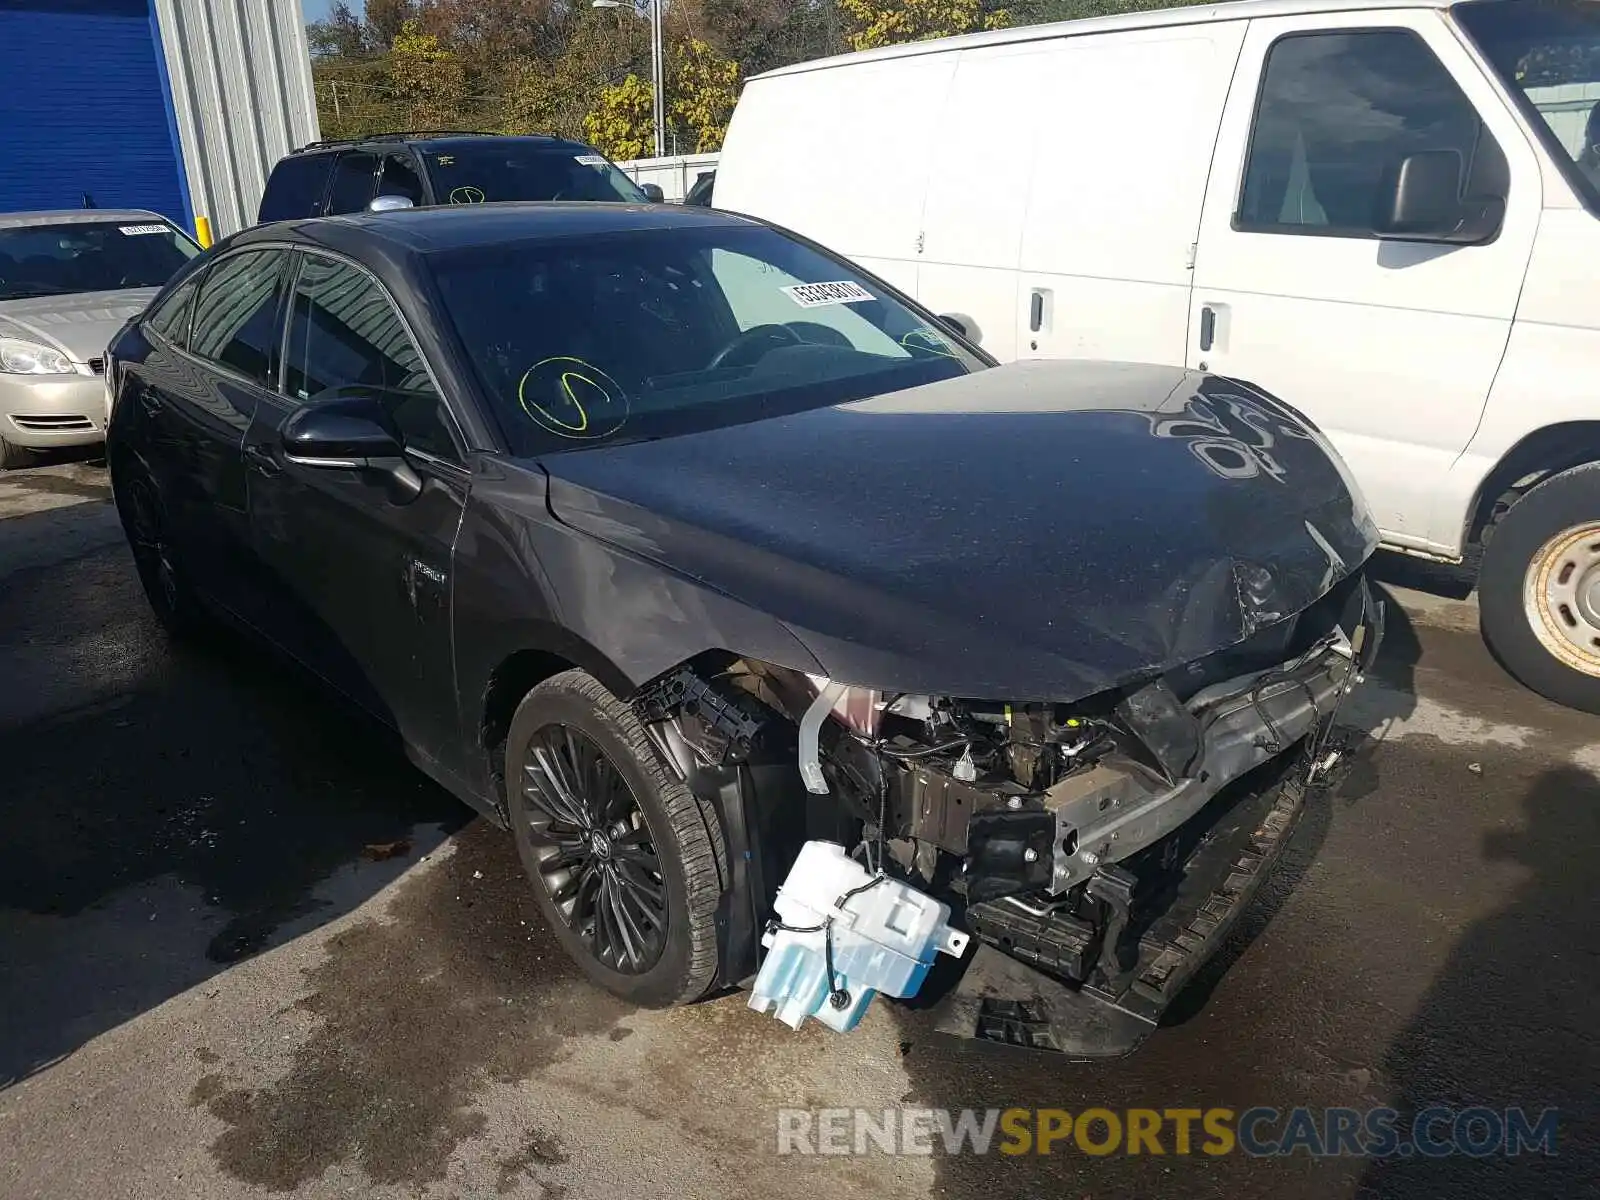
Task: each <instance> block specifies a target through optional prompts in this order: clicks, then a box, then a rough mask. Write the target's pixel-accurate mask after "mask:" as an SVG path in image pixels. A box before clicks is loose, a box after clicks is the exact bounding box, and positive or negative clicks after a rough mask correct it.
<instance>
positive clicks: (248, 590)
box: [124, 248, 289, 620]
mask: <svg viewBox="0 0 1600 1200" xmlns="http://www.w3.org/2000/svg"><path fill="white" fill-rule="evenodd" d="M288 257H289V256H288V253H287V252H286V251H284V250H281V249H277V248H263V249H250V250H240V251H237V252H235V253H233V254H228V255H225V256H224V257H222V258H219V259H218V260H217V261H216V262H215V263H213V264H212V265H211V266H210V268H209V269H207V271H206V272H205V274H204V275H203V276H200V277H197V280H196V284H195V288H197V289H198V295H197V296H196V297H195V298H194V303H193V306H192V309H191V308H190V307H188V306H187V304H186V303H185V302H184V299H183V298H184V297H185V296H186V291H180V292H177V293H175V294H174V296H173V297H172V302H171V303H169V304H167V305H164V306H163V307H162V309H161V310H160V311H159V312H158V313H156V314H155V315H154V317H153V319H152V322H151V326H153V333H154V336H152V338H151V346H152V353H151V354H150V355H149V356H148V358H147V359H146V361H145V363H144V365H143V367H142V377H141V378H140V380H139V385H140V386H139V387H138V388H136V389H132V390H130V392H129V393H128V395H127V397H126V398H125V400H124V402H125V403H131V404H136V405H138V406H139V413H138V415H137V416H138V420H139V421H140V422H141V423H142V424H143V425H144V427H145V436H144V437H143V438H141V439H140V441H141V444H142V445H143V446H144V447H146V449H147V453H148V455H149V457H150V460H151V461H150V462H149V464H148V465H149V466H150V468H151V470H152V471H153V472H154V473H155V475H156V479H157V483H158V484H159V486H160V490H161V495H162V498H163V501H164V502H165V504H166V506H167V511H168V519H169V520H170V521H171V522H172V529H173V533H174V534H175V536H176V537H177V539H178V541H179V543H180V544H181V545H182V546H183V547H184V553H185V554H186V555H187V556H188V557H189V562H188V563H187V564H186V566H188V567H189V569H190V571H191V574H192V575H193V577H194V578H195V579H196V580H197V581H198V582H199V583H200V584H201V585H202V586H203V587H204V588H205V589H206V590H207V591H208V592H210V593H211V594H212V595H213V596H214V597H215V598H216V599H218V600H219V601H221V602H222V603H223V604H225V605H226V606H227V607H229V608H231V609H233V610H234V611H235V612H236V613H238V614H239V615H241V616H243V617H245V618H246V619H251V620H253V619H254V613H253V608H254V598H255V589H254V587H253V586H252V583H251V580H250V573H249V569H248V554H247V551H246V545H247V532H248V531H247V528H246V518H245V484H244V471H243V461H242V458H241V447H242V445H243V441H244V434H245V430H246V429H247V428H248V427H249V425H250V421H251V418H252V417H253V416H254V414H255V409H256V405H257V404H258V403H259V402H260V400H261V398H262V396H263V395H266V394H268V389H269V388H270V387H271V386H272V383H273V381H274V380H275V379H276V377H277V369H278V345H279V331H280V330H281V328H282V326H281V325H280V323H279V305H280V303H281V301H282V296H283V282H284V272H285V269H286V267H287V264H288ZM195 288H187V291H193V290H195Z"/></svg>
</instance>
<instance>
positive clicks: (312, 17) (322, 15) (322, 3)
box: [300, 0, 361, 22]
mask: <svg viewBox="0 0 1600 1200" xmlns="http://www.w3.org/2000/svg"><path fill="white" fill-rule="evenodd" d="M333 3H334V0H300V7H301V8H303V9H305V13H306V21H307V22H311V21H324V20H327V17H328V12H329V10H331V9H332V8H333ZM350 7H351V8H353V9H355V10H356V12H360V11H361V0H350Z"/></svg>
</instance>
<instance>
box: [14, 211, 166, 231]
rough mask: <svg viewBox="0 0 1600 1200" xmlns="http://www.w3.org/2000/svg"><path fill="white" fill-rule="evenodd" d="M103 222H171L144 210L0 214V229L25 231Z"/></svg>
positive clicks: (164, 223) (157, 214)
mask: <svg viewBox="0 0 1600 1200" xmlns="http://www.w3.org/2000/svg"><path fill="white" fill-rule="evenodd" d="M104 221H130V222H132V221H137V222H140V223H144V224H147V223H149V222H151V221H160V222H161V223H162V224H163V225H171V224H172V222H171V221H169V220H167V218H165V217H163V216H162V215H161V214H160V213H153V212H151V211H150V210H148V209H144V208H54V209H40V210H38V211H36V212H13V213H0V229H26V228H28V227H29V226H32V225H89V224H94V223H97V222H104Z"/></svg>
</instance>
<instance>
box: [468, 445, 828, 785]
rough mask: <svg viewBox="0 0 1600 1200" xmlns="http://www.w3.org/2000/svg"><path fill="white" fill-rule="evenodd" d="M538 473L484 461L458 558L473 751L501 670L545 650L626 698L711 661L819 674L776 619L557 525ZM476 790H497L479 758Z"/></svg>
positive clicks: (545, 479)
mask: <svg viewBox="0 0 1600 1200" xmlns="http://www.w3.org/2000/svg"><path fill="white" fill-rule="evenodd" d="M547 486H548V477H547V476H546V475H545V473H544V472H543V471H542V470H540V469H538V468H537V467H534V466H523V465H520V464H517V463H514V462H510V461H508V460H505V459H500V458H498V457H493V456H484V458H483V459H481V460H480V462H479V464H478V467H477V470H476V472H475V478H474V481H473V486H472V492H471V496H470V498H469V501H468V504H467V510H466V514H465V517H464V520H463V522H462V526H461V532H460V536H459V537H458V539H457V542H456V553H455V568H454V577H455V587H454V594H455V629H456V675H457V686H458V688H459V691H460V695H461V711H462V714H463V721H464V722H465V724H466V726H467V728H466V729H465V730H464V731H463V733H464V735H465V736H466V738H467V739H469V744H475V743H476V742H477V739H478V737H479V731H480V730H481V729H482V723H483V714H484V706H485V698H486V695H487V693H488V689H489V683H490V681H491V679H492V678H493V677H494V673H495V671H496V669H497V668H498V667H499V666H500V665H501V664H503V663H504V662H506V661H507V660H508V659H509V658H511V657H512V656H513V655H515V654H517V653H519V652H523V651H530V650H531V651H537V652H541V653H544V654H549V655H553V656H555V657H557V658H560V659H563V660H565V661H567V662H570V663H572V664H573V665H574V666H578V667H581V668H582V669H584V670H586V671H588V672H589V673H590V674H591V675H594V676H595V677H596V678H597V679H599V680H600V681H601V682H602V683H603V684H605V685H606V687H607V688H609V689H610V690H611V691H612V692H614V693H616V694H617V695H619V696H623V697H626V696H628V695H630V694H632V693H633V692H635V691H636V690H637V689H638V688H639V687H640V686H642V685H643V684H645V683H648V682H649V681H650V680H652V679H654V678H656V677H657V676H658V675H661V674H663V673H664V672H666V671H668V670H669V669H671V668H672V667H675V666H677V665H678V664H680V663H682V662H684V661H685V660H687V659H690V658H693V657H694V656H695V655H697V654H700V653H703V652H704V651H707V650H729V651H733V652H734V653H737V654H739V655H743V656H748V657H752V658H758V659H761V660H762V661H765V662H773V663H778V664H781V665H783V666H789V667H793V668H796V669H798V670H803V671H809V672H813V673H820V672H821V669H822V668H821V667H820V666H819V665H818V663H817V661H816V660H815V659H814V658H813V657H812V656H811V655H810V654H809V653H808V652H807V651H806V649H805V648H804V647H803V646H802V645H801V644H800V643H799V642H798V641H797V640H796V639H795V638H794V636H793V635H792V634H790V633H789V632H788V631H787V630H785V629H784V628H783V626H782V625H780V624H779V623H778V622H777V621H776V620H774V619H773V618H771V617H769V616H766V615H764V614H761V613H758V612H756V611H754V610H752V609H750V608H748V607H747V606H745V605H743V604H740V603H739V602H737V601H735V600H733V599H731V598H729V597H728V596H725V595H723V594H722V593H720V592H718V591H716V590H714V589H712V588H709V587H707V586H705V585H703V584H700V583H698V582H696V581H695V580H692V579H688V578H686V577H683V576H680V575H676V574H673V573H671V572H670V571H667V570H664V569H663V568H661V567H660V566H657V565H655V564H653V563H649V562H646V561H644V560H642V559H639V558H637V557H634V556H632V555H630V554H628V553H627V552H625V551H623V550H620V549H618V548H616V547H613V546H609V545H606V544H604V543H602V542H599V541H597V540H595V539H594V538H592V537H589V536H588V535H586V534H583V533H580V532H578V531H576V530H573V529H571V528H569V527H568V526H566V525H563V524H561V523H560V522H558V521H556V520H555V518H554V517H553V516H552V515H551V514H550V509H549V505H548V502H547ZM479 762H480V763H482V764H483V765H482V766H481V767H480V772H481V774H480V776H479V778H478V779H477V780H475V781H474V782H475V783H476V784H477V785H478V786H480V787H481V788H483V789H485V790H486V791H487V790H488V788H489V787H490V784H489V779H488V774H487V762H486V761H485V760H484V759H483V757H482V756H479Z"/></svg>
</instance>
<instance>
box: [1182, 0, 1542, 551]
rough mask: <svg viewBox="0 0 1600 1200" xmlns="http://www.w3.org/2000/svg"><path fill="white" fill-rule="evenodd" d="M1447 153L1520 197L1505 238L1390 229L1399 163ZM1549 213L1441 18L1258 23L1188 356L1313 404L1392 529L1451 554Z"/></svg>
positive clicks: (1219, 181)
mask: <svg viewBox="0 0 1600 1200" xmlns="http://www.w3.org/2000/svg"><path fill="white" fill-rule="evenodd" d="M1440 150H1444V151H1451V152H1454V153H1456V154H1459V156H1460V162H1461V164H1462V171H1461V178H1462V184H1461V186H1462V192H1463V194H1464V195H1466V196H1481V195H1505V196H1506V214H1505V218H1504V222H1503V225H1502V227H1501V229H1500V232H1499V235H1498V236H1497V237H1496V238H1495V239H1494V240H1493V241H1492V242H1489V243H1487V244H1484V245H1474V246H1448V245H1439V244H1431V245H1430V244H1423V243H1413V242H1398V241H1380V240H1378V238H1377V237H1376V236H1375V235H1374V234H1373V232H1372V229H1373V225H1374V223H1375V219H1376V215H1377V213H1378V212H1379V210H1380V206H1381V205H1382V203H1383V196H1384V193H1385V191H1386V189H1389V188H1392V180H1393V178H1394V176H1395V172H1396V170H1397V168H1398V166H1399V163H1400V161H1401V159H1403V158H1404V157H1406V156H1407V155H1411V154H1415V153H1419V152H1423V151H1440ZM1541 206H1542V191H1541V184H1540V178H1539V170H1538V163H1537V161H1536V159H1535V158H1534V155H1533V151H1532V148H1531V147H1530V146H1529V144H1528V142H1527V139H1526V137H1525V136H1524V135H1523V134H1522V132H1521V131H1520V129H1519V128H1518V126H1517V125H1516V123H1515V121H1514V120H1513V119H1512V117H1511V115H1510V113H1509V112H1508V111H1507V110H1506V108H1505V106H1504V105H1503V104H1502V103H1501V101H1500V100H1499V99H1498V97H1497V96H1496V95H1495V93H1494V91H1493V89H1492V88H1491V86H1490V85H1489V83H1488V82H1487V80H1485V79H1484V77H1483V76H1482V74H1481V72H1479V71H1478V69H1477V67H1476V66H1475V65H1474V64H1473V63H1472V61H1471V59H1470V58H1469V57H1468V55H1467V53H1466V51H1465V50H1464V49H1463V48H1462V46H1461V45H1460V43H1459V42H1457V41H1456V40H1455V39H1454V38H1453V37H1452V36H1451V35H1450V33H1449V31H1448V28H1447V27H1446V26H1445V24H1444V23H1443V22H1442V21H1440V20H1439V18H1438V14H1436V13H1434V12H1432V11H1423V10H1419V11H1418V12H1416V13H1401V12H1386V13H1383V14H1381V20H1375V18H1374V14H1372V13H1350V14H1318V15H1316V16H1307V17H1286V18H1281V19H1276V20H1255V21H1252V22H1250V30H1249V33H1248V34H1247V36H1246V39H1245V45H1244V49H1243V53H1242V55H1241V57H1240V62H1239V68H1238V72H1237V75H1236V76H1235V82H1234V86H1233V90H1232V93H1231V94H1230V96H1229V100H1228V105H1227V108H1226V110H1225V113H1224V117H1223V125H1222V131H1221V136H1220V139H1219V141H1218V147H1217V155H1216V161H1215V164H1214V167H1213V169H1212V172H1211V178H1210V185H1209V188H1208V191H1207V196H1206V205H1205V212H1204V215H1203V217H1202V222H1201V232H1200V240H1199V244H1198V247H1197V255H1196V261H1195V270H1194V289H1193V293H1192V300H1191V309H1190V316H1189V328H1188V340H1189V349H1188V354H1187V361H1188V364H1189V365H1190V366H1192V367H1206V368H1209V369H1211V370H1213V371H1217V372H1221V373H1223V374H1227V375H1234V376H1237V377H1240V378H1243V379H1246V380H1249V381H1251V382H1253V383H1256V384H1259V385H1260V386H1261V387H1264V388H1266V389H1267V390H1269V391H1271V392H1274V393H1276V394H1277V395H1279V396H1281V397H1282V398H1283V399H1284V400H1286V401H1288V402H1289V403H1290V404H1293V405H1294V406H1296V407H1297V408H1299V409H1301V410H1302V411H1303V412H1305V413H1306V414H1307V415H1308V416H1310V417H1311V418H1312V420H1314V421H1315V422H1316V423H1317V424H1318V425H1319V426H1321V427H1322V429H1323V430H1324V431H1326V432H1327V433H1328V435H1329V436H1330V437H1331V438H1332V440H1333V442H1334V444H1335V445H1336V446H1337V447H1338V449H1339V451H1340V452H1341V453H1342V454H1343V456H1344V458H1345V460H1346V461H1347V462H1348V463H1349V465H1350V467H1351V469H1352V471H1353V472H1354V474H1355V476H1356V479H1357V481H1358V483H1359V484H1360V486H1361V489H1362V491H1363V492H1364V493H1365V494H1366V497H1367V500H1368V502H1369V503H1370V505H1371V507H1372V511H1373V515H1374V517H1375V518H1376V520H1377V521H1378V524H1379V526H1380V527H1381V528H1382V529H1383V531H1384V536H1385V539H1386V540H1387V541H1389V542H1391V543H1394V544H1398V545H1404V546H1412V547H1416V548H1420V549H1440V548H1445V547H1448V545H1449V544H1450V542H1451V541H1452V539H1450V538H1449V537H1448V536H1442V535H1441V531H1440V530H1438V529H1436V528H1432V525H1433V521H1432V519H1431V518H1432V512H1433V507H1434V498H1435V496H1436V495H1437V494H1438V493H1439V491H1440V490H1441V488H1442V486H1443V483H1444V481H1445V479H1446V477H1447V475H1448V473H1449V470H1450V467H1451V464H1452V463H1453V462H1454V461H1455V459H1456V458H1457V457H1458V456H1459V455H1460V454H1461V452H1462V451H1463V450H1464V449H1465V447H1466V445H1467V443H1468V442H1469V441H1470V440H1471V438H1472V434H1473V431H1474V430H1475V429H1476V427H1477V424H1478V420H1479V417H1480V415H1481V413H1482V411H1483V407H1484V404H1485V403H1486V401H1487V398H1488V394H1489V389H1490V386H1491V384H1492V383H1493V382H1494V377H1495V372H1496V370H1497V369H1498V367H1499V363H1500V360H1501V357H1502V355H1503V353H1504V351H1505V347H1506V343H1507V339H1508V338H1509V336H1510V331H1511V321H1512V318H1513V316H1514V315H1515V313H1516V307H1517V299H1518V295H1519V292H1520V288H1521V284H1522V279H1523V275H1524V272H1525V269H1526V267H1527V263H1528V258H1529V256H1530V254H1531V252H1532V248H1533V239H1534V235H1535V233H1536V232H1537V228H1538V223H1539V216H1540V209H1541ZM1457 532H1459V530H1458V531H1457Z"/></svg>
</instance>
